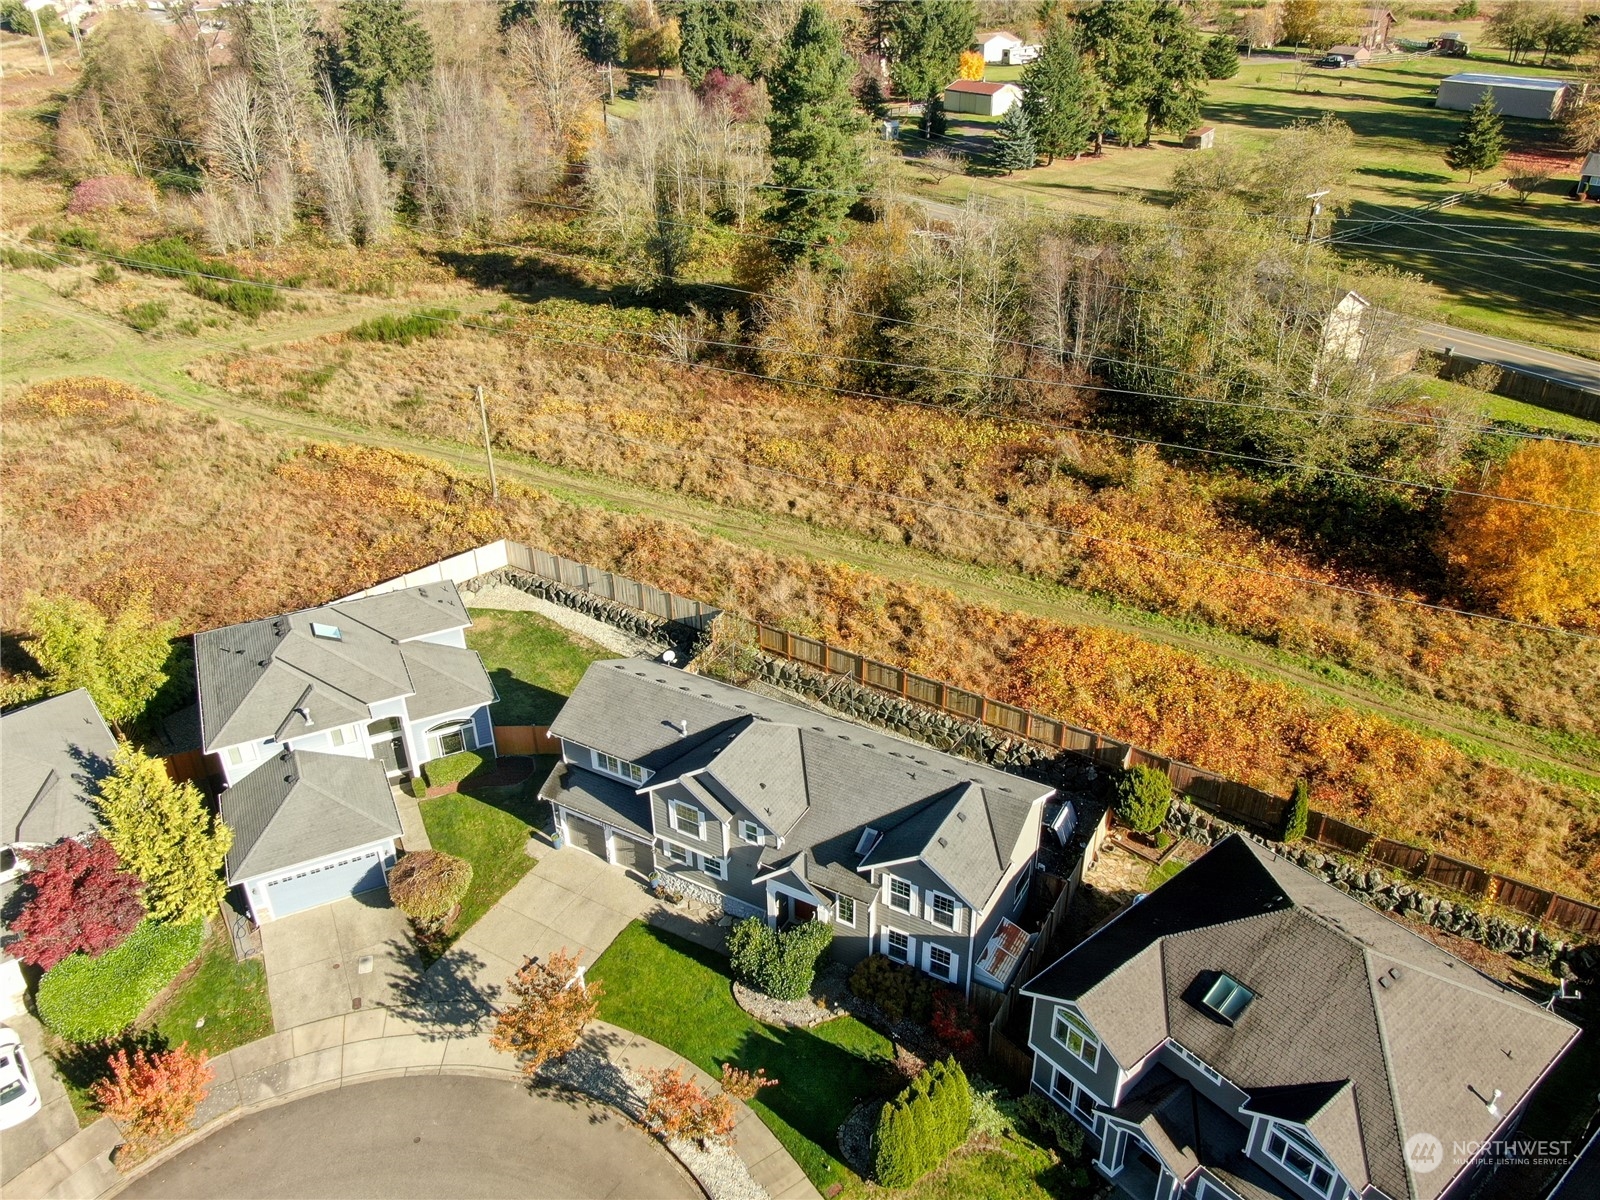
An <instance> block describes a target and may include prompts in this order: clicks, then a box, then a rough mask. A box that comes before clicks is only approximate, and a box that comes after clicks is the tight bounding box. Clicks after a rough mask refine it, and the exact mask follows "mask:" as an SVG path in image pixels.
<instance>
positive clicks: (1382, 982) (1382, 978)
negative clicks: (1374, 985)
mask: <svg viewBox="0 0 1600 1200" xmlns="http://www.w3.org/2000/svg"><path fill="white" fill-rule="evenodd" d="M1399 982H1400V968H1399V967H1390V968H1389V969H1388V971H1386V972H1385V973H1384V974H1382V975H1379V976H1378V986H1379V987H1381V988H1387V987H1393V986H1394V985H1395V984H1397V983H1399Z"/></svg>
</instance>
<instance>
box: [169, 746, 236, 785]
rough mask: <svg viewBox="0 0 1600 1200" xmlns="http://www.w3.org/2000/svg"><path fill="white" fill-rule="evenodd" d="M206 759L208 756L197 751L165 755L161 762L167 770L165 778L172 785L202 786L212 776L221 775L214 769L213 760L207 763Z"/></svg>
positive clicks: (183, 751)
mask: <svg viewBox="0 0 1600 1200" xmlns="http://www.w3.org/2000/svg"><path fill="white" fill-rule="evenodd" d="M208 758H209V756H208V755H206V754H203V753H201V752H200V751H199V750H182V751H180V752H179V753H177V754H169V755H167V757H166V758H164V759H162V760H161V762H162V765H163V766H165V767H166V768H167V778H168V779H170V780H172V782H173V783H199V784H204V783H206V782H207V781H208V780H210V779H211V777H212V776H213V775H220V774H221V773H222V772H220V771H218V770H215V769H214V762H215V760H211V761H208Z"/></svg>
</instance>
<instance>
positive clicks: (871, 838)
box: [856, 825, 879, 858]
mask: <svg viewBox="0 0 1600 1200" xmlns="http://www.w3.org/2000/svg"><path fill="white" fill-rule="evenodd" d="M878 837H879V834H878V831H877V830H876V829H874V828H873V827H872V826H871V825H868V826H867V827H866V828H865V829H863V830H862V831H861V837H860V838H859V839H858V840H857V841H856V853H857V854H859V855H861V857H862V858H865V857H866V856H867V855H869V854H871V853H872V848H873V847H874V846H876V845H877V844H878Z"/></svg>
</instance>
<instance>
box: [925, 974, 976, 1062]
mask: <svg viewBox="0 0 1600 1200" xmlns="http://www.w3.org/2000/svg"><path fill="white" fill-rule="evenodd" d="M928 1027H929V1028H930V1029H932V1030H933V1036H934V1037H936V1038H938V1039H939V1040H940V1041H941V1042H943V1043H944V1044H945V1046H946V1047H947V1048H948V1049H949V1050H950V1052H951V1053H952V1054H954V1055H956V1056H957V1057H958V1058H965V1057H966V1056H967V1055H969V1054H971V1053H972V1052H973V1051H974V1050H976V1049H977V1048H978V1019H977V1017H976V1016H975V1015H974V1014H973V1011H972V1009H971V1007H970V1006H969V1005H968V1004H967V1002H966V1000H965V999H963V998H962V996H961V993H959V992H955V991H952V990H950V989H949V988H940V989H939V990H938V991H937V992H935V993H934V996H933V1016H932V1017H931V1018H929V1021H928Z"/></svg>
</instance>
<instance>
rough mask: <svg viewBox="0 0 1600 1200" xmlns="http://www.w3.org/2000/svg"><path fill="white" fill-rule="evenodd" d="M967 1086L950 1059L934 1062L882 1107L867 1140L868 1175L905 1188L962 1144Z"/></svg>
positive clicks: (968, 1122) (967, 1118) (968, 1109)
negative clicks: (870, 1150)
mask: <svg viewBox="0 0 1600 1200" xmlns="http://www.w3.org/2000/svg"><path fill="white" fill-rule="evenodd" d="M971 1128H972V1087H971V1085H970V1084H969V1083H968V1082H967V1076H966V1072H964V1071H963V1070H962V1069H961V1067H960V1066H959V1065H958V1064H957V1062H956V1060H955V1059H953V1058H951V1059H948V1060H947V1061H945V1062H942V1063H934V1064H933V1066H931V1067H929V1068H928V1069H927V1070H926V1071H924V1072H922V1074H920V1075H918V1076H917V1077H916V1079H914V1080H912V1082H911V1086H910V1087H908V1088H906V1090H905V1091H903V1092H901V1093H900V1094H899V1095H898V1096H896V1097H895V1098H894V1099H893V1100H891V1101H889V1102H888V1103H887V1104H885V1105H884V1106H883V1111H882V1113H881V1114H880V1115H879V1117H878V1128H877V1130H876V1132H874V1134H873V1137H872V1148H873V1174H874V1176H875V1177H876V1178H877V1181H878V1182H879V1183H880V1184H882V1185H883V1186H884V1187H891V1188H904V1187H910V1186H911V1185H912V1184H914V1183H915V1182H916V1181H917V1180H919V1179H921V1178H922V1177H923V1176H924V1175H926V1174H927V1173H928V1172H929V1171H931V1170H933V1169H934V1168H935V1167H937V1166H938V1165H939V1164H940V1163H942V1162H943V1161H944V1160H945V1158H946V1156H948V1155H949V1153H950V1152H951V1151H952V1150H954V1149H955V1148H956V1147H957V1146H960V1145H962V1144H963V1143H964V1142H965V1141H966V1140H967V1134H968V1132H969V1131H970V1130H971Z"/></svg>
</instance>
